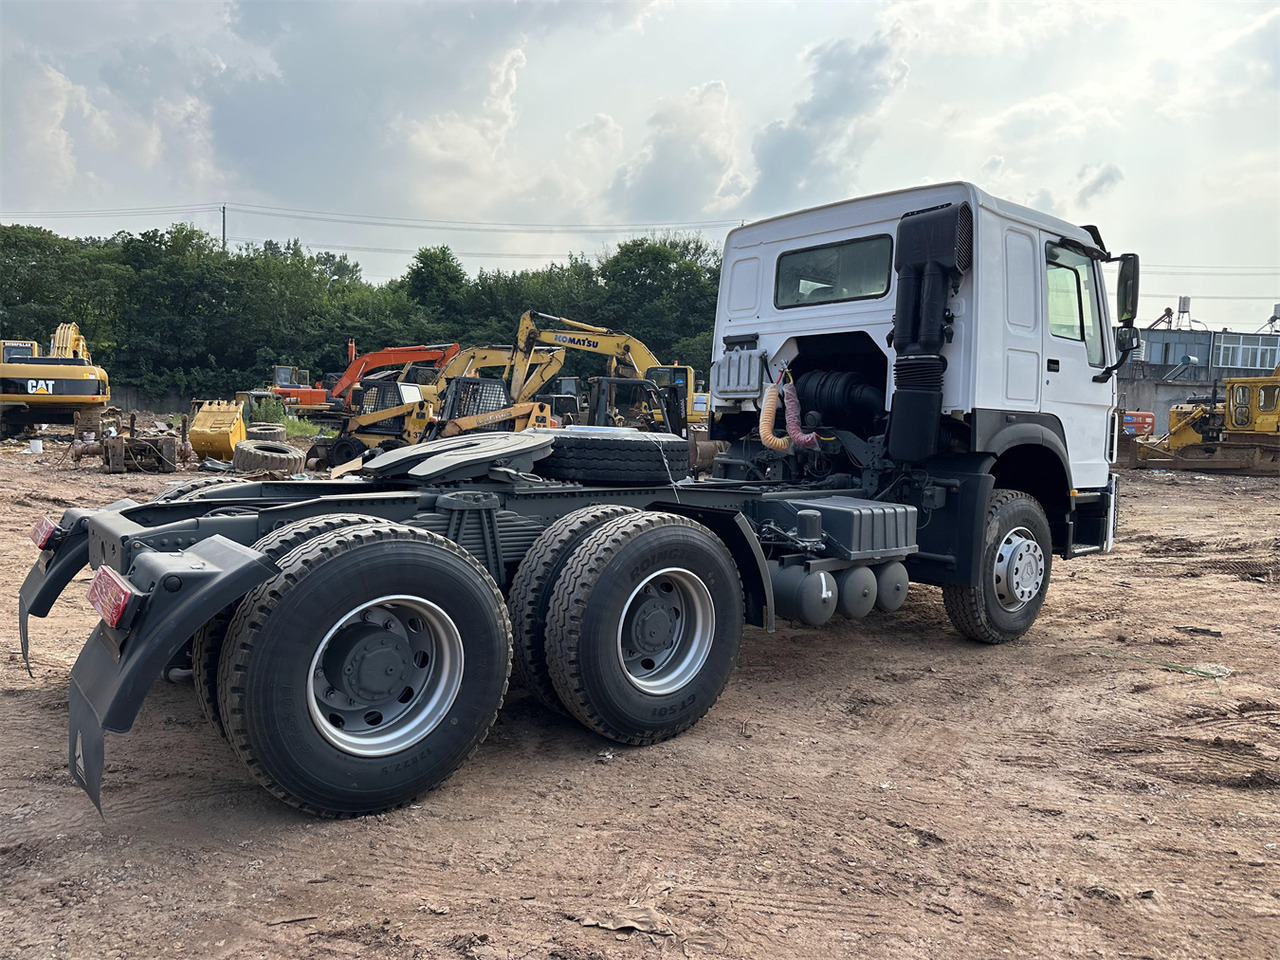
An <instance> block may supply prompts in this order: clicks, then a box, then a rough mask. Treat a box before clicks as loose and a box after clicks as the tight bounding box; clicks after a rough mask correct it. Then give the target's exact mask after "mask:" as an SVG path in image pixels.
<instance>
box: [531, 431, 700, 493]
mask: <svg viewBox="0 0 1280 960" xmlns="http://www.w3.org/2000/svg"><path fill="white" fill-rule="evenodd" d="M597 431H598V432H597ZM535 469H536V470H537V472H538V473H539V474H541V475H542V476H544V477H546V478H548V479H550V480H576V481H578V482H580V483H609V484H620V485H628V486H653V485H657V484H667V483H674V482H676V481H679V480H682V479H684V478H685V477H687V476H688V475H689V443H688V441H687V440H684V439H682V438H680V437H676V436H673V435H671V434H669V433H642V432H640V431H633V430H611V429H604V428H596V429H594V430H588V429H583V430H581V432H579V430H576V429H575V430H557V431H556V438H555V443H554V444H553V445H552V447H551V453H550V454H549V455H547V457H545V458H544V459H542V460H539V461H538V464H537V466H536V468H535Z"/></svg>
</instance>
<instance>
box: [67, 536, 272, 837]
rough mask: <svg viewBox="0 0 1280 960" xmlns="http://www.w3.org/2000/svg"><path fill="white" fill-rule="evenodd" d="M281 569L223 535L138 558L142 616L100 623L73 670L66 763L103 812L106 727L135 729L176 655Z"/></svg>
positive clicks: (133, 579)
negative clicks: (112, 624)
mask: <svg viewBox="0 0 1280 960" xmlns="http://www.w3.org/2000/svg"><path fill="white" fill-rule="evenodd" d="M278 572H279V568H278V567H277V566H276V565H275V564H274V563H272V562H271V561H270V560H268V559H267V558H266V557H264V556H263V555H262V554H260V553H258V551H256V550H252V549H250V548H249V547H244V546H241V545H240V544H238V543H235V542H234V541H231V540H228V539H226V538H225V537H221V536H214V537H210V538H209V539H208V540H203V541H201V542H200V543H198V544H196V545H195V546H194V547H191V548H190V549H188V550H186V551H184V552H182V553H159V552H155V551H151V552H147V553H143V554H141V555H139V556H137V557H136V558H135V560H134V564H133V567H132V568H131V569H130V570H129V575H128V579H129V582H130V584H131V585H132V586H133V588H134V589H135V590H138V591H142V590H144V589H146V590H148V593H147V594H146V600H145V603H144V605H143V608H142V610H141V612H140V614H139V616H138V617H137V619H136V620H135V621H134V623H133V625H132V626H131V628H130V630H129V631H128V632H123V631H117V630H112V629H111V628H109V627H107V625H106V624H104V623H102V622H101V621H99V623H98V626H97V627H96V628H94V631H93V633H92V634H90V635H89V639H88V641H87V642H86V643H85V645H84V649H82V650H81V651H80V656H79V657H77V658H76V663H75V666H74V667H72V668H71V688H70V691H69V694H68V698H67V700H68V733H67V761H68V764H69V766H70V768H71V778H72V779H73V780H74V781H75V782H76V783H77V784H79V785H80V787H81V789H83V790H84V792H85V793H87V794H88V795H89V798H90V799H91V800H93V803H94V806H96V807H97V808H98V812H99V813H101V812H102V802H101V785H102V772H103V762H104V759H103V758H104V746H103V740H104V733H105V731H108V730H109V731H111V732H112V733H126V732H128V731H129V729H130V728H132V726H133V721H134V720H135V719H136V718H137V716H138V711H139V709H141V707H142V703H143V701H144V700H145V699H146V696H147V692H148V691H149V690H150V689H151V686H152V684H154V683H155V681H156V679H157V678H158V677H159V676H160V674H161V672H162V670H163V669H164V666H165V664H167V663H168V662H169V660H170V659H171V658H172V657H173V655H174V653H176V652H177V651H178V650H180V649H181V648H182V646H183V645H184V644H185V643H187V641H188V640H190V639H191V635H192V634H193V633H195V631H196V630H197V629H199V628H200V626H201V625H202V624H204V623H205V622H206V621H208V620H209V618H210V617H212V616H213V615H214V614H216V613H217V612H218V611H219V610H221V609H222V608H223V607H225V606H227V605H228V604H230V603H233V602H235V601H236V600H237V599H238V598H240V597H242V596H244V594H245V593H247V592H248V591H249V590H251V589H252V588H253V587H255V586H257V585H258V584H259V583H262V582H263V581H264V580H266V579H268V578H269V577H271V576H273V575H274V574H276V573H278Z"/></svg>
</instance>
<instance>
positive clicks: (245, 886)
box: [0, 447, 1280, 960]
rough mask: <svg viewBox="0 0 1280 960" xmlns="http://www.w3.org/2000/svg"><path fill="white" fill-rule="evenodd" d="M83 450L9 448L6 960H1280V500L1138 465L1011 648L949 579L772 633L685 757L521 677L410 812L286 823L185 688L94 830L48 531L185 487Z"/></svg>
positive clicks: (1, 715) (753, 642)
mask: <svg viewBox="0 0 1280 960" xmlns="http://www.w3.org/2000/svg"><path fill="white" fill-rule="evenodd" d="M59 455H60V451H59V449H58V448H56V447H55V448H52V449H50V448H49V447H46V455H45V456H44V457H43V458H32V457H30V456H29V455H22V454H19V453H17V451H16V450H14V449H12V448H10V449H8V450H4V451H3V452H0V503H2V506H0V564H2V565H3V567H2V575H0V582H2V583H3V587H2V588H0V644H2V645H3V646H0V729H2V730H3V736H0V956H3V957H10V956H12V957H24V958H25V957H85V958H90V957H92V958H108V957H158V956H159V957H169V956H175V957H178V956H200V957H211V958H222V957H236V958H239V957H283V956H296V957H304V958H355V957H362V958H366V957H388V958H406V960H407V958H413V957H443V958H453V957H456V958H522V957H528V958H543V957H546V958H557V960H605V958H607V960H612V958H632V957H674V958H681V957H688V958H700V957H726V958H748V957H749V958H789V957H796V958H807V957H814V958H824V960H826V958H832V957H869V958H900V957H902V958H905V957H938V958H993V957H994V958H999V957H1003V956H1011V957H1161V958H1163V957H1187V958H1204V957H1257V958H1263V957H1274V956H1276V945H1277V944H1280V848H1277V843H1280V662H1278V658H1277V648H1278V641H1280V628H1278V626H1277V619H1278V617H1280V610H1278V607H1280V604H1278V603H1277V575H1278V574H1280V540H1278V533H1280V529H1278V524H1277V520H1278V518H1280V484H1277V482H1276V481H1275V480H1274V479H1253V478H1231V477H1199V476H1193V475H1188V474H1133V473H1128V474H1125V476H1124V478H1123V480H1124V487H1123V490H1124V495H1123V500H1122V511H1123V518H1122V531H1121V533H1122V538H1121V540H1120V543H1119V545H1118V547H1117V549H1116V551H1115V552H1114V553H1113V554H1111V555H1109V556H1106V557H1093V558H1082V559H1079V560H1075V561H1071V562H1062V561H1058V562H1056V563H1055V564H1054V568H1053V576H1054V582H1053V587H1052V589H1051V592H1050V596H1049V600H1048V603H1047V605H1046V607H1045V609H1044V612H1043V614H1042V615H1041V618H1040V620H1039V622H1038V623H1037V625H1036V627H1035V628H1034V629H1033V630H1032V631H1031V633H1030V634H1028V635H1027V636H1026V637H1025V638H1023V639H1022V640H1021V641H1019V642H1016V643H1013V644H1009V645H1007V646H1003V647H985V646H980V645H975V644H970V643H966V642H963V641H961V640H960V639H959V638H958V637H957V636H956V635H955V634H954V632H953V631H952V630H951V628H950V626H949V625H948V623H947V620H946V617H945V614H944V613H943V610H942V603H941V598H940V595H939V592H938V591H937V590H936V589H933V588H928V587H913V589H912V592H911V595H910V599H909V600H908V601H907V604H906V606H905V607H904V608H903V609H902V610H900V611H898V612H897V613H896V614H893V615H882V614H873V615H872V616H871V617H868V618H867V619H866V620H864V621H860V622H857V623H848V622H838V623H835V624H833V625H831V626H829V627H827V628H824V629H821V630H810V629H797V628H793V627H790V626H788V625H786V624H783V625H782V626H781V628H780V629H779V630H778V631H777V632H776V633H775V634H773V635H772V636H770V635H767V634H765V633H763V632H762V631H758V630H751V631H749V633H748V635H747V637H746V642H745V648H744V650H743V655H742V659H741V665H740V666H739V668H738V671H737V673H736V674H735V676H734V677H733V679H732V680H731V681H730V684H729V687H728V689H727V691H726V692H725V695H724V697H723V698H722V699H721V700H720V702H719V703H718V704H717V705H716V706H715V707H714V708H713V709H712V711H711V713H710V714H709V715H708V716H707V718H706V719H705V720H703V721H702V723H701V724H699V725H698V726H697V727H695V728H694V729H693V730H692V731H690V732H688V733H686V734H685V735H684V736H681V737H679V738H677V739H676V740H674V741H671V742H669V743H665V744H662V745H659V746H655V747H648V748H641V749H629V748H624V747H620V746H618V745H616V744H611V743H608V742H606V741H604V740H602V739H600V738H598V737H597V736H595V735H593V734H591V733H589V732H587V731H586V730H584V729H583V728H581V727H579V726H578V725H576V724H575V723H573V722H572V721H569V720H566V719H563V718H560V717H556V716H553V715H551V714H550V713H548V712H547V711H546V710H544V709H543V708H541V707H540V706H539V705H538V704H537V702H536V701H535V700H534V699H533V698H532V697H531V696H528V695H526V694H525V693H523V692H522V691H519V690H513V691H512V694H511V696H510V697H509V699H508V702H507V706H506V707H505V708H504V710H503V712H502V714H501V716H500V718H499V720H498V723H497V726H496V727H495V728H494V730H493V732H492V733H491V735H490V736H489V739H488V740H487V741H486V743H485V744H484V745H483V746H482V747H481V748H480V750H479V752H478V753H477V754H476V756H475V757H474V758H473V759H472V760H471V762H470V763H468V764H467V765H466V766H465V767H464V768H463V769H462V770H461V771H460V772H459V773H458V774H457V775H455V776H454V778H453V779H452V780H451V781H450V782H449V783H447V784H446V785H445V786H444V787H443V788H441V789H440V790H438V791H436V792H435V793H433V794H431V795H429V796H427V797H424V798H423V799H422V800H421V802H420V803H418V804H416V805H414V806H413V807H412V808H411V809H408V810H404V811H402V812H399V813H395V814H389V815H385V816H377V817H369V818H366V819H363V820H356V821H344V822H329V821H321V820H316V819H312V818H310V817H306V816H302V815H300V814H298V813H296V812H294V811H292V810H291V809H290V808H288V807H286V806H284V805H282V804H280V803H278V802H277V801H275V800H273V799H272V798H271V797H270V796H268V795H267V794H266V793H265V792H264V791H263V790H261V789H260V788H258V787H257V786H256V785H255V784H254V783H253V782H252V780H251V779H250V777H249V775H248V774H247V773H246V772H245V771H244V770H243V769H242V768H241V766H240V764H239V762H238V761H237V760H236V758H235V757H234V755H233V754H232V752H231V750H230V748H229V747H228V746H227V745H226V744H225V743H223V742H221V741H220V740H218V738H217V736H216V735H215V734H214V732H213V730H212V729H211V728H209V727H208V726H207V725H206V724H205V723H204V721H203V719H202V717H201V715H200V710H199V707H198V705H197V703H196V700H195V697H194V695H193V693H192V690H191V688H190V686H170V685H166V684H164V683H159V684H157V686H156V687H155V689H154V690H153V691H152V693H151V695H150V697H149V699H148V701H147V704H146V705H145V707H144V708H143V711H142V714H141V716H140V717H139V719H138V722H137V724H136V726H135V728H134V730H133V732H132V733H131V734H129V735H127V736H114V735H113V736H109V737H108V738H107V773H106V782H105V786H104V790H103V801H104V809H105V812H106V818H105V820H104V819H100V818H99V817H98V815H97V813H96V812H95V811H94V809H93V806H92V805H91V804H90V802H89V800H88V799H87V798H86V797H85V796H84V795H83V794H82V793H81V792H80V791H79V790H77V789H76V788H75V787H74V786H73V785H72V784H71V781H70V779H69V777H68V775H67V772H66V741H65V737H66V733H65V731H66V710H67V701H66V690H67V675H68V672H69V670H70V667H71V664H72V663H73V662H74V659H75V657H76V654H77V653H78V651H79V649H80V646H81V644H82V642H83V640H84V638H85V636H86V635H87V634H88V632H89V630H90V629H91V627H92V624H93V622H94V619H95V615H94V614H93V613H92V612H91V610H90V608H89V607H88V605H87V603H86V602H85V599H84V596H85V588H86V585H87V581H88V576H87V574H82V575H81V577H80V578H79V579H78V580H77V582H75V583H73V584H72V586H71V587H70V588H69V589H68V591H67V593H66V595H65V596H64V598H63V599H62V600H61V601H59V603H58V605H57V606H56V607H55V609H54V611H53V613H52V615H51V616H50V617H49V618H48V619H47V620H44V621H34V629H33V633H34V637H33V649H34V665H33V666H34V672H35V676H34V678H31V677H28V676H27V674H26V671H25V670H24V668H23V666H22V663H21V661H20V658H18V657H17V656H16V655H13V654H10V653H9V651H11V650H16V649H17V647H18V636H17V628H16V623H15V620H16V599H15V598H16V593H17V588H18V585H19V583H20V582H21V580H22V577H23V576H24V575H25V573H26V570H27V568H28V566H29V565H30V563H31V562H32V561H33V560H34V558H35V555H36V554H35V550H34V548H33V547H32V546H31V545H30V543H29V542H28V541H27V540H26V534H27V530H28V529H29V527H30V526H31V524H32V523H33V522H34V520H35V519H36V518H37V517H39V516H40V515H41V514H45V513H49V514H52V515H55V516H56V515H58V514H59V513H60V512H61V511H62V510H63V509H64V508H65V507H67V506H69V505H72V504H85V505H88V504H99V503H106V502H109V501H111V500H115V499H117V498H119V497H121V496H132V497H134V498H143V497H148V496H150V495H152V494H153V493H154V492H156V491H158V490H159V489H161V488H162V487H163V486H164V484H165V482H166V479H167V478H161V477H155V476H145V475H126V476H115V477H110V476H104V475H101V474H98V473H94V472H90V471H88V470H83V471H79V472H77V471H75V470H73V469H70V468H69V466H68V464H66V463H63V464H59V463H58V462H57V460H58V457H59ZM1187 628H1191V629H1187ZM1201 630H1211V631H1217V632H1220V633H1221V636H1217V635H1214V634H1211V633H1206V632H1200V631H1201ZM1219 674H1221V676H1218V675H1219Z"/></svg>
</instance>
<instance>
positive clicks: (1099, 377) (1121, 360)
mask: <svg viewBox="0 0 1280 960" xmlns="http://www.w3.org/2000/svg"><path fill="white" fill-rule="evenodd" d="M1136 349H1138V348H1137V347H1130V348H1129V349H1128V350H1121V351H1120V356H1119V357H1117V358H1116V362H1115V363H1113V364H1111V366H1109V367H1107V368H1106V369H1105V370H1103V371H1101V372H1100V373H1095V374H1094V375H1093V382H1094V383H1106V382H1107V381H1108V380H1110V379H1111V375H1112V374H1114V373H1115V372H1116V371H1117V370H1119V369H1120V368H1121V367H1122V366H1124V364H1125V362H1126V361H1127V360H1128V359H1129V354H1131V353H1133V351H1134V350H1136Z"/></svg>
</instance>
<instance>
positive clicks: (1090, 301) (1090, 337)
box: [1045, 243, 1106, 367]
mask: <svg viewBox="0 0 1280 960" xmlns="http://www.w3.org/2000/svg"><path fill="white" fill-rule="evenodd" d="M1045 263H1046V265H1047V269H1046V271H1045V279H1046V283H1047V285H1048V290H1049V332H1050V333H1051V334H1053V335H1054V336H1055V337H1061V338H1062V339H1064V340H1079V341H1083V342H1084V345H1085V353H1086V355H1087V356H1088V358H1089V365H1090V366H1094V367H1104V366H1106V350H1105V348H1104V346H1103V331H1102V313H1101V311H1100V310H1099V309H1098V288H1097V284H1096V282H1095V281H1094V271H1093V262H1092V261H1091V260H1090V259H1089V258H1088V257H1085V256H1082V255H1081V254H1078V253H1075V252H1073V251H1071V250H1067V249H1066V248H1065V247H1059V246H1056V245H1055V244H1052V243H1050V244H1046V245H1045Z"/></svg>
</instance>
